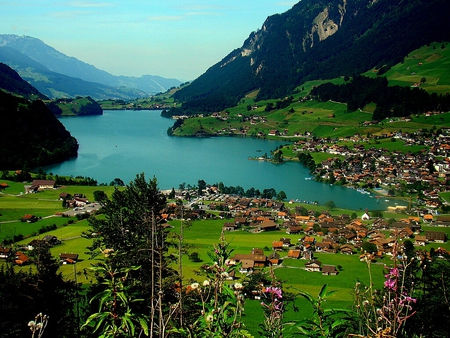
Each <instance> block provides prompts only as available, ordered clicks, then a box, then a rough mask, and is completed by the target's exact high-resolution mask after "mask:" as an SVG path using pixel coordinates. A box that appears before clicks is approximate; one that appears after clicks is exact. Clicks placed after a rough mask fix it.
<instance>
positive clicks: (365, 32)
mask: <svg viewBox="0 0 450 338" xmlns="http://www.w3.org/2000/svg"><path fill="white" fill-rule="evenodd" d="M449 14H450V3H449V2H448V1H445V0H406V1H405V0H377V1H373V0H303V1H300V2H299V3H297V4H296V5H295V6H293V8H292V9H291V10H289V11H287V12H285V13H283V14H276V15H273V16H270V17H268V18H267V20H266V21H265V22H264V24H263V26H262V27H261V29H260V30H258V31H257V32H253V33H251V34H250V36H249V38H248V39H247V40H246V41H245V42H244V44H243V45H242V47H241V48H238V49H235V50H234V51H232V52H231V53H230V54H228V55H227V56H226V57H225V58H224V59H222V60H221V61H220V62H218V63H217V64H215V65H214V66H212V67H211V68H210V69H208V70H207V71H206V72H205V73H204V74H203V75H202V76H200V77H199V78H198V79H196V80H195V81H194V82H193V83H192V84H191V85H190V86H187V87H185V88H183V89H182V90H180V91H178V92H176V93H175V94H174V97H175V98H176V99H178V100H180V101H186V102H185V103H184V104H183V110H184V111H185V112H189V111H192V112H194V111H195V112H200V111H203V112H212V111H217V110H221V109H223V108H225V107H230V106H233V105H235V104H236V103H237V102H238V101H239V99H241V98H242V97H243V96H244V95H245V94H247V93H248V92H250V91H252V90H255V89H259V94H258V97H257V99H258V100H260V99H267V98H281V97H283V96H285V95H286V94H288V93H290V92H291V91H292V90H294V89H295V87H296V86H298V85H300V84H302V83H303V82H305V81H307V80H312V79H328V78H333V77H336V76H341V75H353V74H360V73H362V72H364V71H367V70H368V69H371V68H374V67H377V68H380V69H382V71H384V70H387V69H389V67H391V66H392V65H394V64H396V63H398V62H400V61H401V60H402V58H403V57H405V56H406V55H407V54H408V53H409V52H411V51H412V50H414V49H416V48H419V47H420V46H423V45H425V44H427V43H430V42H433V41H449V40H450V30H449V29H448V21H447V20H448V15H449Z"/></svg>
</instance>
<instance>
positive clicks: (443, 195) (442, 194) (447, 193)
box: [439, 191, 450, 203]
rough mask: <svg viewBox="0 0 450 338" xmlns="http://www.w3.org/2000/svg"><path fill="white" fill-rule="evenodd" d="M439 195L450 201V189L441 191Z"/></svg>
mask: <svg viewBox="0 0 450 338" xmlns="http://www.w3.org/2000/svg"><path fill="white" fill-rule="evenodd" d="M439 196H440V197H441V198H443V199H444V200H446V201H447V202H449V203H450V191H447V192H441V193H439Z"/></svg>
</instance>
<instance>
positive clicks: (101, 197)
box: [93, 190, 108, 202]
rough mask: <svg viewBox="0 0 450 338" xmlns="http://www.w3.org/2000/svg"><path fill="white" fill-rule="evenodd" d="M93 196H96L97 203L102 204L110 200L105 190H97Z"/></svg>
mask: <svg viewBox="0 0 450 338" xmlns="http://www.w3.org/2000/svg"><path fill="white" fill-rule="evenodd" d="M93 194H94V201H96V202H101V201H103V200H105V199H107V198H108V196H107V195H106V193H105V192H104V191H103V190H95V191H94V193H93Z"/></svg>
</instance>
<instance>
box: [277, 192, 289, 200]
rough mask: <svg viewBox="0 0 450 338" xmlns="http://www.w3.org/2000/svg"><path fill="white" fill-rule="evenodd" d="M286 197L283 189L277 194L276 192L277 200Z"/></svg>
mask: <svg viewBox="0 0 450 338" xmlns="http://www.w3.org/2000/svg"><path fill="white" fill-rule="evenodd" d="M286 198H287V196H286V193H285V192H284V191H283V190H281V191H280V192H278V194H277V200H278V201H284V200H285V199H286Z"/></svg>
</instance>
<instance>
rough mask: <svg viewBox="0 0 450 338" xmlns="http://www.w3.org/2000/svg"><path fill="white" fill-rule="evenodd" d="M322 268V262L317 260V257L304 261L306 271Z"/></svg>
mask: <svg viewBox="0 0 450 338" xmlns="http://www.w3.org/2000/svg"><path fill="white" fill-rule="evenodd" d="M321 268H322V262H320V261H318V260H317V259H313V260H311V261H309V262H306V263H305V270H306V271H313V272H316V271H320V270H321Z"/></svg>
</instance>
